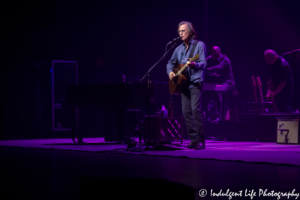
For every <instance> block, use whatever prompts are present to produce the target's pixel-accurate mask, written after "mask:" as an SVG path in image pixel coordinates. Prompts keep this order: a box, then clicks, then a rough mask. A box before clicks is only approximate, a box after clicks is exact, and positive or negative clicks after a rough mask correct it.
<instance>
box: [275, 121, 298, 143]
mask: <svg viewBox="0 0 300 200" xmlns="http://www.w3.org/2000/svg"><path fill="white" fill-rule="evenodd" d="M277 143H278V144H299V118H278V119H277Z"/></svg>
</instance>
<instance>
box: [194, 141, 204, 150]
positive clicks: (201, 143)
mask: <svg viewBox="0 0 300 200" xmlns="http://www.w3.org/2000/svg"><path fill="white" fill-rule="evenodd" d="M194 149H196V150H198V149H205V140H201V141H198V142H197V144H196V145H195V147H194Z"/></svg>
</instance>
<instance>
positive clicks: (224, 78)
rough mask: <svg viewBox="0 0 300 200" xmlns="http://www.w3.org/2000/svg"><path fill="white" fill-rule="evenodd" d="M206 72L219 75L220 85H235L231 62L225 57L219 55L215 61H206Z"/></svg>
mask: <svg viewBox="0 0 300 200" xmlns="http://www.w3.org/2000/svg"><path fill="white" fill-rule="evenodd" d="M206 71H208V72H214V73H217V74H219V75H220V81H221V82H222V83H225V82H231V84H232V85H235V82H234V77H233V73H232V67H231V62H230V60H229V58H228V57H227V56H226V55H222V54H221V55H220V57H219V58H218V59H217V60H213V59H208V67H207V68H206Z"/></svg>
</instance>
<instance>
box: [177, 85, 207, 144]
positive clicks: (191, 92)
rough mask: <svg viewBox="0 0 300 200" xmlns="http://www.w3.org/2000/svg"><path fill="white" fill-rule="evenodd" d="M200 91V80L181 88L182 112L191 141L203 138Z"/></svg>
mask: <svg viewBox="0 0 300 200" xmlns="http://www.w3.org/2000/svg"><path fill="white" fill-rule="evenodd" d="M189 86H191V87H189ZM201 91H202V83H201V82H197V83H191V84H187V85H186V86H185V87H183V88H182V90H181V103H182V113H183V117H184V120H185V124H186V127H187V133H188V135H189V137H190V139H191V141H192V142H196V141H200V140H204V127H203V119H202V110H201Z"/></svg>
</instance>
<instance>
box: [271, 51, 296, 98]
mask: <svg viewBox="0 0 300 200" xmlns="http://www.w3.org/2000/svg"><path fill="white" fill-rule="evenodd" d="M271 81H272V83H273V86H274V89H275V90H276V88H277V87H278V86H279V84H280V82H282V81H286V83H285V85H284V88H283V89H282V90H281V91H280V92H279V93H278V94H282V95H292V94H293V85H294V81H293V77H292V73H291V69H290V66H289V63H288V62H287V61H286V60H285V59H284V58H283V57H281V56H278V58H277V60H276V62H275V63H274V64H273V65H271Z"/></svg>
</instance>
